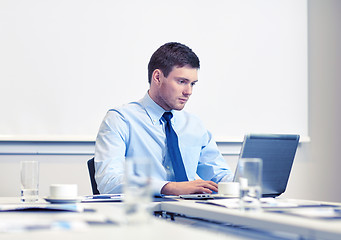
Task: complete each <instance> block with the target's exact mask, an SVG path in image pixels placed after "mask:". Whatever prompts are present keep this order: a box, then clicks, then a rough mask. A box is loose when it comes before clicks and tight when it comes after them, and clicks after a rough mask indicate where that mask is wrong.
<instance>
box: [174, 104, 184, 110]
mask: <svg viewBox="0 0 341 240" xmlns="http://www.w3.org/2000/svg"><path fill="white" fill-rule="evenodd" d="M184 107H185V104H182V105H177V106H175V107H174V108H173V109H174V110H177V111H181V110H182V109H184Z"/></svg>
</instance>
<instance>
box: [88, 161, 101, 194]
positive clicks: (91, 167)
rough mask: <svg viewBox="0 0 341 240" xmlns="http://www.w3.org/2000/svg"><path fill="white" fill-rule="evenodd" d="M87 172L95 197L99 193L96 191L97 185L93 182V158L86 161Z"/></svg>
mask: <svg viewBox="0 0 341 240" xmlns="http://www.w3.org/2000/svg"><path fill="white" fill-rule="evenodd" d="M88 170H89V176H90V182H91V188H92V194H93V195H97V194H99V191H98V189H97V183H96V180H95V158H94V157H93V158H91V159H90V160H88Z"/></svg>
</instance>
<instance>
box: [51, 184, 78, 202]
mask: <svg viewBox="0 0 341 240" xmlns="http://www.w3.org/2000/svg"><path fill="white" fill-rule="evenodd" d="M77 195H78V188H77V184H51V185H50V197H49V198H51V199H75V198H77Z"/></svg>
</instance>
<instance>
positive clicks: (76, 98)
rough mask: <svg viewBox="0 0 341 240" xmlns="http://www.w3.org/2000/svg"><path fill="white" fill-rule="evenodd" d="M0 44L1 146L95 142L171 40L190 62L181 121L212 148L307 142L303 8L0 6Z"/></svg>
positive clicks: (105, 0)
mask: <svg viewBox="0 0 341 240" xmlns="http://www.w3.org/2000/svg"><path fill="white" fill-rule="evenodd" d="M0 34H1V36H0V79H1V95H0V101H1V117H0V139H12V140H27V139H31V140H35V139H40V140H70V139H71V140H75V141H78V140H86V139H87V140H94V139H95V137H96V134H97V131H98V128H99V125H100V123H101V121H102V119H103V117H104V115H105V113H106V111H107V110H108V109H110V108H113V107H116V106H120V105H122V104H124V103H127V102H130V101H135V100H138V99H140V98H142V97H143V96H144V94H145V93H146V91H147V89H148V87H149V85H148V79H147V64H148V62H149V58H150V56H151V55H152V53H153V52H154V51H155V50H156V49H157V48H158V47H159V46H161V45H162V44H164V43H166V42H170V41H177V42H181V43H184V44H186V45H188V46H189V47H191V48H192V49H193V51H194V52H196V53H197V55H198V56H199V58H200V61H201V69H200V71H199V82H198V84H197V85H196V86H195V89H194V92H193V95H192V97H191V99H190V101H189V102H188V104H187V106H186V107H185V110H186V111H189V112H192V113H194V114H196V115H199V117H201V119H202V120H203V121H204V123H205V125H206V126H207V128H208V129H209V130H210V131H211V132H212V134H213V136H214V137H215V139H216V140H217V141H229V140H231V139H241V138H242V136H243V135H244V134H245V133H250V132H254V133H255V132H263V133H265V132H266V133H296V134H300V135H303V136H308V95H307V94H308V93H307V91H308V87H307V85H308V83H307V82H308V77H307V2H306V1H304V0H282V1H281V0H277V1H273V0H242V1H240V0H215V1H206V0H172V1H171V2H169V1H159V0H145V1H139V0H128V1H112V0H58V1H45V0H30V1H25V0H2V1H0Z"/></svg>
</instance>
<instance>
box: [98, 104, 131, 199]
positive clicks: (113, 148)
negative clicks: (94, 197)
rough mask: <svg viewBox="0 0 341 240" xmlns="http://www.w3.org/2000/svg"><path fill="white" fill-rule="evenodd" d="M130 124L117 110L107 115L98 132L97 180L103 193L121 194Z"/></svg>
mask: <svg viewBox="0 0 341 240" xmlns="http://www.w3.org/2000/svg"><path fill="white" fill-rule="evenodd" d="M127 124H128V123H127V122H126V121H125V119H124V117H123V115H122V114H120V112H119V111H117V110H110V111H108V113H107V114H106V116H105V118H104V120H103V122H102V124H101V126H100V129H99V131H98V135H97V139H96V146H95V169H96V173H95V179H96V182H97V188H98V190H99V192H100V193H101V194H103V193H121V192H122V184H123V174H124V162H125V151H126V142H127V141H128V137H129V128H128V125H127Z"/></svg>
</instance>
